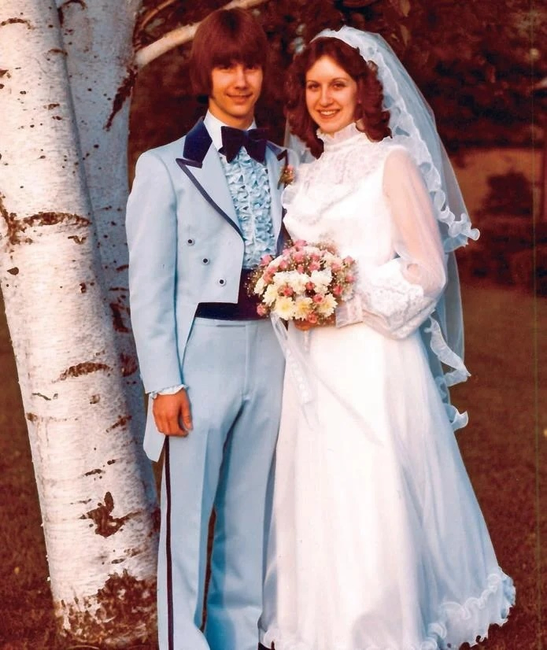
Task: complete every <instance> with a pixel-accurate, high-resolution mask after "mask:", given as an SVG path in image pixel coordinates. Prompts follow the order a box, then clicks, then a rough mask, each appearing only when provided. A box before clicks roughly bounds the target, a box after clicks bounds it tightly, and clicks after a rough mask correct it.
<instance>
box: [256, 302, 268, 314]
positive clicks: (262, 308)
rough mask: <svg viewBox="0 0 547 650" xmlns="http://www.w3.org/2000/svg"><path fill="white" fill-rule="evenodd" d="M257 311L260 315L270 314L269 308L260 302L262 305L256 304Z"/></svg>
mask: <svg viewBox="0 0 547 650" xmlns="http://www.w3.org/2000/svg"><path fill="white" fill-rule="evenodd" d="M256 313H257V314H258V315H259V316H266V315H267V314H268V310H267V309H266V307H265V306H264V305H262V304H260V305H257V306H256Z"/></svg>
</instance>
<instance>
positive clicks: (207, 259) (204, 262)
mask: <svg viewBox="0 0 547 650" xmlns="http://www.w3.org/2000/svg"><path fill="white" fill-rule="evenodd" d="M201 261H202V262H203V264H209V262H210V260H209V258H208V257H204V258H203V259H202V260H201Z"/></svg>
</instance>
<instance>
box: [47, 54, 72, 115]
mask: <svg viewBox="0 0 547 650" xmlns="http://www.w3.org/2000/svg"><path fill="white" fill-rule="evenodd" d="M47 53H48V54H62V55H63V56H68V52H67V51H66V50H63V49H61V48H60V47H52V48H51V49H50V50H48V51H47ZM57 106H59V104H57Z"/></svg>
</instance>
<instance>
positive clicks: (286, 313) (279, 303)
mask: <svg viewBox="0 0 547 650" xmlns="http://www.w3.org/2000/svg"><path fill="white" fill-rule="evenodd" d="M274 311H275V313H276V314H277V315H278V316H279V318H282V319H283V320H291V318H294V300H293V299H292V298H289V296H279V298H278V299H277V300H276V301H275V307H274Z"/></svg>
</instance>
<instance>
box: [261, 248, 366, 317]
mask: <svg viewBox="0 0 547 650" xmlns="http://www.w3.org/2000/svg"><path fill="white" fill-rule="evenodd" d="M354 267H355V261H354V260H353V258H351V257H349V256H348V257H344V258H342V257H340V256H339V255H338V254H337V252H336V249H335V248H334V247H333V246H331V245H329V244H308V243H306V242H305V241H303V240H299V241H295V242H294V243H292V244H291V245H289V246H288V247H287V248H285V249H284V250H283V252H282V253H281V255H279V256H278V257H276V258H275V259H274V258H273V257H272V256H271V255H265V256H264V257H263V258H262V260H261V262H260V265H259V266H258V268H257V269H256V270H255V271H254V272H253V273H252V274H251V277H250V280H249V293H250V294H251V295H255V296H258V298H259V304H258V306H257V311H258V313H259V314H260V315H261V316H266V315H268V314H277V316H279V318H282V319H283V320H287V321H288V320H295V319H296V320H301V321H305V322H308V323H310V324H314V325H315V324H322V323H325V322H327V321H328V319H329V317H330V316H332V315H333V314H334V310H335V308H336V307H337V305H338V304H339V303H340V302H341V301H342V300H347V299H348V298H350V297H351V295H352V293H353V284H354V282H355V273H354Z"/></svg>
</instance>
